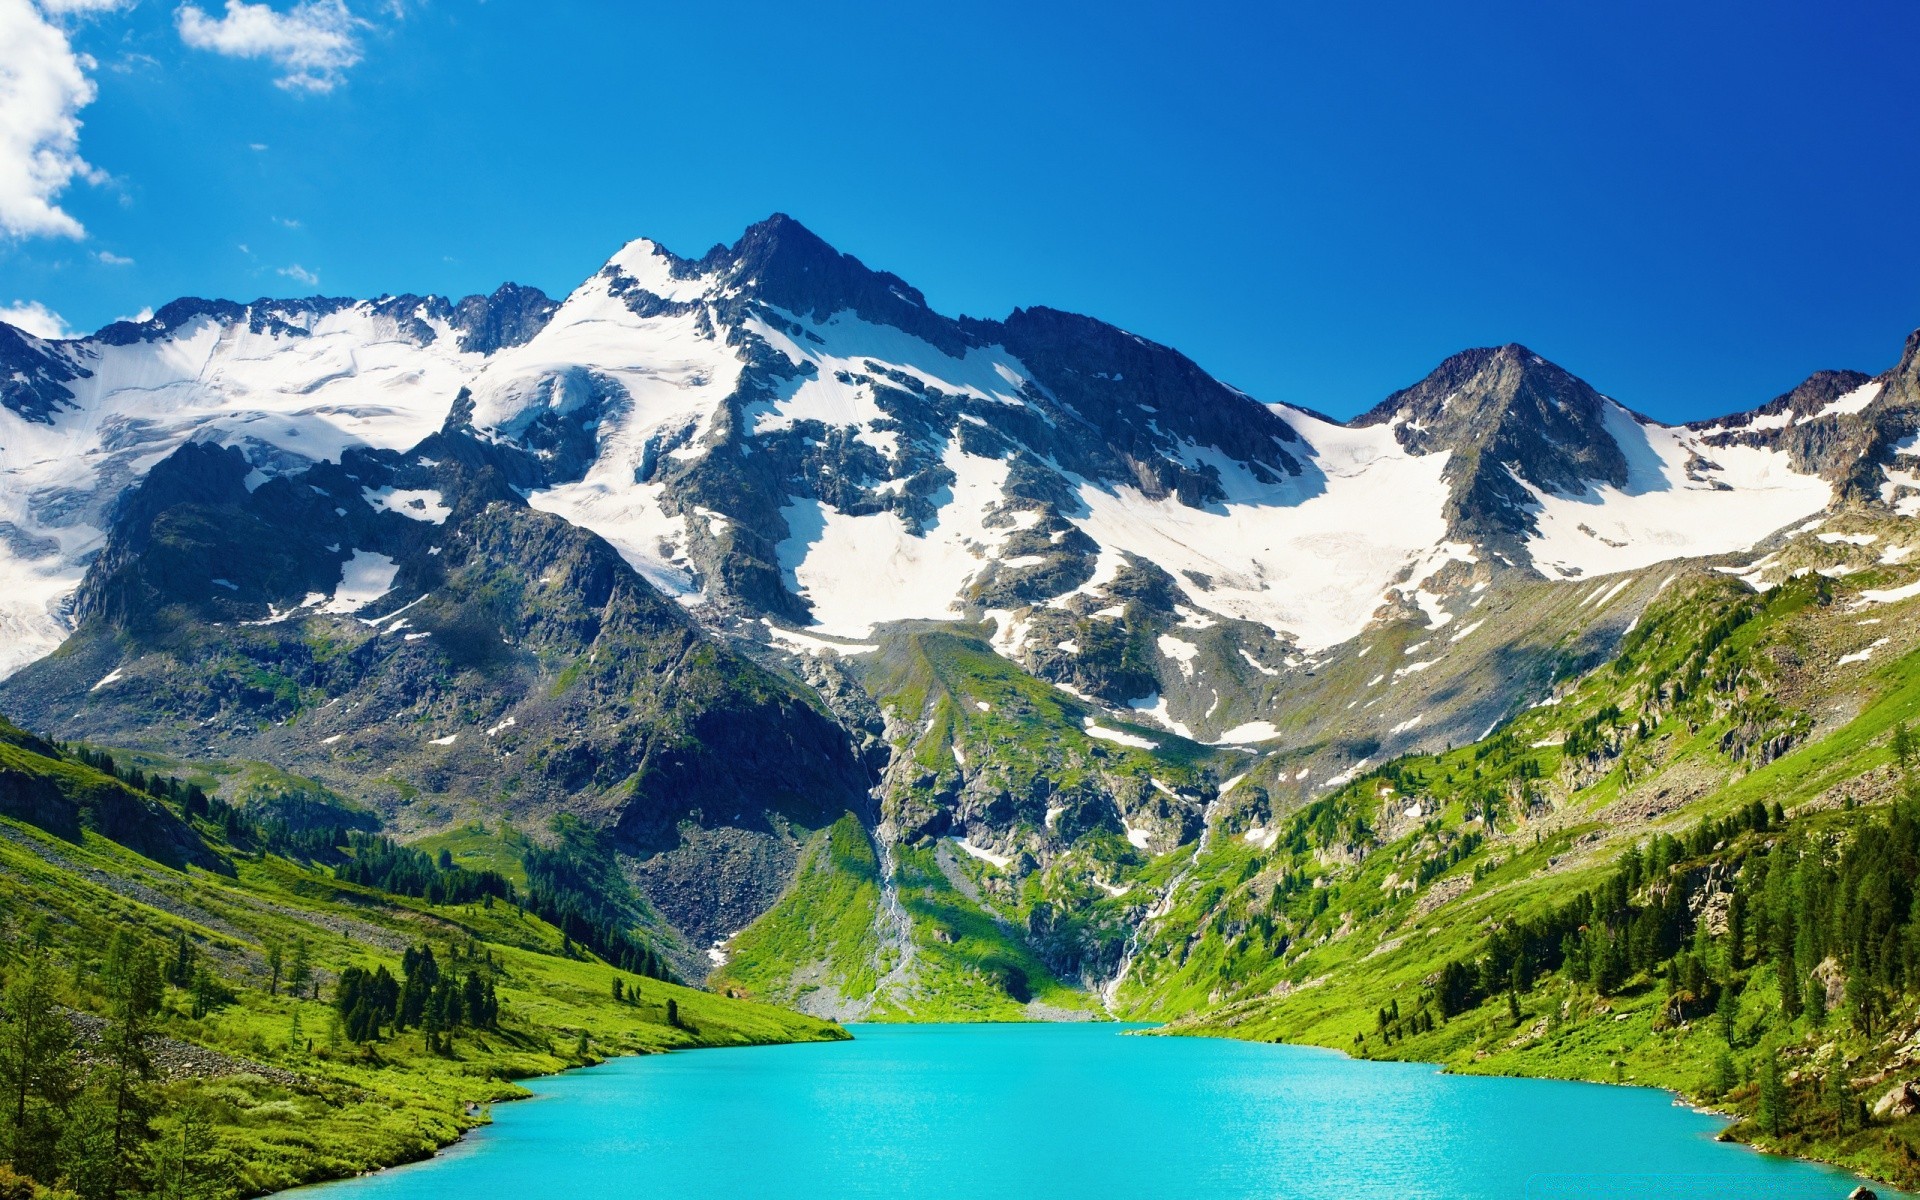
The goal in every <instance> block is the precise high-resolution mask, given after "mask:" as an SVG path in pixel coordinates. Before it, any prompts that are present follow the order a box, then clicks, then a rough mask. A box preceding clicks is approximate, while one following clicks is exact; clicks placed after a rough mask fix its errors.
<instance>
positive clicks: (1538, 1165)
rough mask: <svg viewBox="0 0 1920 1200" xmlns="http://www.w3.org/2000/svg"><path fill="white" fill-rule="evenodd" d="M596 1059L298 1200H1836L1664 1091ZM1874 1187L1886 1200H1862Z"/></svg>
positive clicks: (926, 1061) (1126, 1040) (890, 1057)
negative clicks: (469, 1132) (466, 1129)
mask: <svg viewBox="0 0 1920 1200" xmlns="http://www.w3.org/2000/svg"><path fill="white" fill-rule="evenodd" d="M854 1034H855V1040H854V1041H852V1042H843V1043H837V1044H831V1045H812V1046H774V1047H767V1048H764V1049H746V1050H698V1051H692V1052H688V1053H682V1054H670V1055H655V1056H651V1057H646V1058H628V1059H620V1060H616V1061H614V1062H611V1063H608V1064H606V1065H604V1066H601V1067H596V1068H593V1069H591V1070H585V1071H576V1072H572V1073H570V1074H567V1075H562V1076H557V1077H554V1078H550V1079H542V1080H536V1081H534V1082H533V1083H532V1084H531V1086H532V1088H533V1090H534V1091H535V1092H536V1093H538V1095H537V1096H536V1098H535V1099H532V1100H527V1101H521V1102H516V1103H513V1104H505V1105H500V1106H498V1107H496V1108H495V1109H494V1114H493V1115H494V1124H493V1125H491V1126H489V1127H487V1128H485V1129H483V1130H481V1131H479V1132H477V1133H476V1134H474V1135H473V1136H472V1137H470V1138H468V1139H467V1140H466V1141H465V1142H462V1143H461V1144H460V1145H458V1146H456V1147H453V1148H451V1149H449V1150H448V1151H447V1152H446V1153H445V1154H443V1155H441V1156H440V1157H439V1158H437V1159H434V1160H433V1161H431V1162H427V1163H421V1164H417V1165H414V1166H409V1167H402V1168H399V1169H396V1170H392V1171H386V1172H382V1173H379V1174H375V1175H369V1176H366V1177H363V1178H360V1179H355V1180H350V1181H347V1182H343V1183H337V1184H328V1185H325V1186H324V1187H320V1188H314V1189H308V1190H307V1191H306V1192H304V1193H303V1197H304V1200H323V1198H322V1196H320V1195H318V1194H317V1193H324V1200H439V1198H441V1197H446V1198H448V1200H453V1198H458V1200H495V1198H506V1200H545V1198H548V1197H565V1198H567V1200H601V1198H606V1197H622V1198H625V1197H633V1198H648V1197H662V1198H664V1197H676V1198H686V1200H692V1198H696V1197H699V1198H705V1197H738V1198H758V1197H768V1198H777V1200H849V1198H861V1197H875V1198H879V1197H886V1198H888V1200H920V1198H926V1200H948V1198H952V1200H961V1198H963V1197H964V1198H966V1200H981V1198H982V1197H1024V1196H1034V1197H1043V1198H1045V1200H1133V1198H1136V1197H1139V1198H1147V1197H1154V1198H1160V1197H1166V1198H1175V1200H1242V1198H1246V1200H1252V1198H1256V1197H1257V1198H1260V1200H1282V1198H1285V1200H1296V1198H1299V1200H1307V1198H1315V1200H1317V1198H1320V1197H1325V1198H1327V1200H1334V1198H1342V1200H1346V1198H1352V1197H1382V1198H1385V1197H1394V1198H1415V1197H1432V1198H1436V1200H1442V1198H1444V1200H1478V1198H1481V1197H1487V1198H1492V1197H1516V1198H1518V1197H1533V1198H1537V1200H1571V1198H1573V1197H1581V1198H1600V1197H1604V1198H1606V1200H1642V1198H1646V1200H1669V1198H1671V1200H1683V1198H1684V1200H1697V1198H1702V1197H1705V1198H1710V1200H1748V1198H1755V1200H1802V1198H1805V1200H1841V1198H1842V1197H1844V1196H1846V1194H1847V1193H1848V1192H1849V1191H1850V1190H1851V1189H1852V1188H1853V1187H1854V1186H1855V1184H1856V1183H1857V1182H1858V1181H1857V1180H1854V1179H1851V1178H1849V1177H1848V1176H1846V1175H1843V1174H1841V1173H1839V1172H1836V1171H1830V1170H1826V1169H1824V1168H1820V1167H1814V1166H1809V1165H1806V1164H1802V1163H1795V1162H1790V1161H1786V1160H1781V1159H1772V1158H1767V1157H1763V1156H1761V1155H1757V1154H1754V1153H1753V1152H1751V1151H1748V1150H1745V1149H1743V1148H1741V1147H1738V1146H1731V1145H1724V1144H1721V1143H1717V1142H1715V1141H1714V1140H1713V1135H1714V1133H1715V1132H1716V1131H1717V1130H1718V1129H1719V1128H1720V1125H1721V1123H1720V1122H1719V1121H1718V1120H1716V1119H1714V1118H1712V1117H1707V1116H1703V1115H1701V1114H1699V1113H1696V1112H1693V1111H1691V1110H1689V1109H1685V1108H1680V1107H1676V1106H1675V1105H1674V1104H1673V1102H1672V1100H1671V1098H1670V1097H1668V1096H1667V1095H1666V1094H1664V1093H1662V1092H1657V1091H1651V1090H1647V1089H1642V1088H1615V1087H1597V1086H1592V1085H1587V1084H1573V1083H1557V1082H1550V1081H1540V1080H1514V1079H1483V1078H1465V1077H1457V1076H1448V1075H1442V1074H1440V1073H1439V1072H1438V1071H1436V1070H1435V1069H1434V1068H1432V1067H1430V1066H1419V1065H1407V1064H1398V1063H1369V1062H1356V1061H1352V1060H1349V1059H1346V1058H1343V1057H1341V1056H1340V1055H1337V1054H1333V1053H1330V1052H1327V1051H1320V1050H1311V1049H1303V1048H1298V1047H1290V1046H1272V1045H1260V1044H1253V1043H1245V1042H1231V1041H1217V1040H1212V1039H1201V1038H1159V1037H1127V1036H1124V1035H1123V1031H1122V1029H1121V1028H1120V1027H1117V1026H1114V1025H990V1026H977V1025H971V1026H966V1025H917V1026H914V1025H908V1026H899V1025H890V1026H856V1027H855V1028H854ZM1880 1194H1881V1195H1882V1196H1883V1197H1884V1196H1891V1195H1893V1194H1894V1193H1892V1192H1890V1191H1888V1190H1886V1189H1881V1190H1880Z"/></svg>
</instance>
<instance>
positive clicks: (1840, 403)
mask: <svg viewBox="0 0 1920 1200" xmlns="http://www.w3.org/2000/svg"><path fill="white" fill-rule="evenodd" d="M1884 386H1885V384H1884V383H1882V381H1880V380H1878V379H1875V380H1873V381H1872V382H1870V383H1863V384H1861V385H1860V386H1859V387H1857V388H1855V389H1853V390H1852V391H1850V392H1848V393H1847V394H1846V395H1844V396H1842V397H1840V398H1839V399H1838V400H1835V401H1834V402H1833V403H1832V404H1829V405H1827V406H1826V407H1825V408H1823V409H1821V410H1820V411H1819V412H1812V413H1808V414H1807V415H1806V416H1804V417H1801V418H1800V419H1799V420H1797V421H1795V422H1794V424H1796V425H1804V424H1806V423H1807V422H1808V421H1817V420H1819V419H1820V418H1821V417H1833V416H1840V415H1843V414H1852V413H1857V412H1862V411H1864V410H1865V409H1866V407H1867V405H1869V404H1872V403H1873V402H1874V401H1875V400H1878V399H1879V398H1880V389H1881V388H1882V387H1884Z"/></svg>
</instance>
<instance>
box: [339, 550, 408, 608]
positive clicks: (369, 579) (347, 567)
mask: <svg viewBox="0 0 1920 1200" xmlns="http://www.w3.org/2000/svg"><path fill="white" fill-rule="evenodd" d="M399 573H400V564H399V563H397V562H395V561H393V560H392V559H391V558H388V557H387V556H386V555H384V554H376V553H374V552H373V551H371V550H355V551H354V552H353V557H352V558H350V559H348V560H347V561H346V562H344V563H342V564H341V566H340V585H339V586H338V587H336V588H334V589H333V599H331V600H329V601H327V603H326V604H325V605H324V606H323V607H322V608H321V609H320V611H321V612H324V613H355V612H359V611H360V610H361V609H363V608H365V607H366V606H367V605H369V604H372V603H373V602H374V601H375V600H378V599H379V598H380V597H382V596H384V595H386V594H387V593H388V592H390V591H392V590H393V579H394V576H396V575H398V574H399Z"/></svg>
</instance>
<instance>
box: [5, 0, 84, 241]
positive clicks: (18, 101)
mask: <svg viewBox="0 0 1920 1200" xmlns="http://www.w3.org/2000/svg"><path fill="white" fill-rule="evenodd" d="M93 67H94V61H93V59H91V58H89V57H87V56H86V55H84V54H76V53H75V52H74V49H73V46H72V45H71V44H70V43H69V42H68V41H67V35H66V33H65V32H64V31H62V30H61V29H60V28H59V27H58V26H55V25H54V24H52V23H51V22H49V21H48V20H47V19H46V18H45V17H43V16H42V15H41V14H40V13H39V12H38V11H37V10H36V9H35V8H34V7H33V5H32V4H31V3H29V2H28V0H0V233H6V234H11V235H12V236H14V237H17V238H23V237H70V238H80V237H85V236H86V235H87V231H86V230H85V229H83V228H81V226H80V222H78V221H76V220H74V219H73V217H72V216H70V215H68V213H67V212H66V211H65V210H63V209H61V208H60V206H59V205H57V204H55V203H54V201H55V200H57V199H58V198H59V196H60V193H61V192H64V191H66V190H67V185H68V184H69V183H72V182H73V180H74V177H75V176H78V177H79V178H81V179H85V180H88V181H90V182H98V181H100V180H102V179H104V178H105V176H103V175H102V174H101V173H100V172H98V171H96V170H94V169H93V168H92V167H90V166H88V165H87V162H86V160H85V159H83V158H81V157H80V117H79V113H80V110H81V109H83V108H85V107H86V106H87V105H89V104H91V103H92V102H93V97H94V86H93V80H92V79H91V78H89V77H88V74H87V72H88V71H90V70H92V69H93Z"/></svg>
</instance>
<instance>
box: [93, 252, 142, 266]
mask: <svg viewBox="0 0 1920 1200" xmlns="http://www.w3.org/2000/svg"><path fill="white" fill-rule="evenodd" d="M93 256H94V257H95V258H96V259H99V260H100V262H101V263H102V264H103V265H105V266H109V267H130V266H132V265H133V260H132V259H130V258H128V257H126V256H125V255H124V254H115V253H114V252H113V251H111V250H97V251H95V252H94V255H93Z"/></svg>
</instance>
